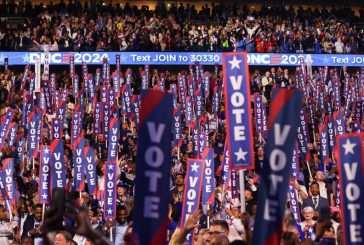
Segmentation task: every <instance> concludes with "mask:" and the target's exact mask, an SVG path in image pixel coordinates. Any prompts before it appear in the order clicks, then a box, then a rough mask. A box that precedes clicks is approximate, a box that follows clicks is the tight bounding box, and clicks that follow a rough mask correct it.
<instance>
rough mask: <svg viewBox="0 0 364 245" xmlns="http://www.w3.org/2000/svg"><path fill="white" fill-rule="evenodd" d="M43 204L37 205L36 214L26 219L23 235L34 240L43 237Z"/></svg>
mask: <svg viewBox="0 0 364 245" xmlns="http://www.w3.org/2000/svg"><path fill="white" fill-rule="evenodd" d="M41 222H42V204H39V203H38V204H37V205H35V208H34V214H32V215H28V217H27V218H26V220H25V221H24V226H23V235H22V236H23V237H31V238H33V239H34V240H36V239H37V238H41V236H42V231H41Z"/></svg>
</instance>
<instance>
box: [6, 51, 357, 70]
mask: <svg viewBox="0 0 364 245" xmlns="http://www.w3.org/2000/svg"><path fill="white" fill-rule="evenodd" d="M116 55H118V57H120V64H121V65H145V64H150V65H190V64H194V63H195V62H199V63H200V64H201V65H215V64H219V65H221V64H222V53H221V52H219V53H213V52H210V53H206V52H50V55H49V59H50V60H49V64H50V65H69V63H70V57H74V64H75V65H82V62H86V63H87V64H88V65H101V64H102V61H103V59H104V58H107V59H108V63H109V64H111V65H115V64H116ZM44 57H45V53H43V52H0V65H4V59H5V58H7V59H8V65H27V64H35V61H36V59H37V58H41V62H42V63H43V64H44V62H45V59H44ZM301 57H303V58H304V61H305V63H307V64H310V65H311V66H358V67H360V66H363V65H364V56H363V55H355V54H282V53H248V65H255V66H297V65H299V60H300V58H301Z"/></svg>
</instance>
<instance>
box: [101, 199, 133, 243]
mask: <svg viewBox="0 0 364 245" xmlns="http://www.w3.org/2000/svg"><path fill="white" fill-rule="evenodd" d="M127 218H128V211H127V210H126V207H125V206H118V207H117V208H116V220H115V221H114V222H112V221H110V222H109V223H107V224H106V226H105V227H104V229H105V231H106V235H107V236H108V237H110V229H112V233H111V234H112V236H113V237H112V241H113V242H114V244H115V245H121V244H122V242H123V240H124V236H125V233H126V231H127V229H128V227H129V223H128V222H127Z"/></svg>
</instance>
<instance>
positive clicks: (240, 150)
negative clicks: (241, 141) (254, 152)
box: [234, 147, 248, 161]
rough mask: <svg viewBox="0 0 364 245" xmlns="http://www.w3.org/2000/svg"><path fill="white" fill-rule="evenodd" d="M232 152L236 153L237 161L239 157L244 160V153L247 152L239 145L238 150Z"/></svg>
mask: <svg viewBox="0 0 364 245" xmlns="http://www.w3.org/2000/svg"><path fill="white" fill-rule="evenodd" d="M234 154H235V155H236V161H239V160H240V159H242V160H244V161H245V160H246V159H245V156H246V154H248V152H246V151H243V150H242V149H241V148H240V147H239V151H238V152H234Z"/></svg>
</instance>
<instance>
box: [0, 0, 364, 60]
mask: <svg viewBox="0 0 364 245" xmlns="http://www.w3.org/2000/svg"><path fill="white" fill-rule="evenodd" d="M1 9H2V10H3V11H2V14H3V15H5V16H6V15H9V16H19V17H22V20H21V22H20V23H19V24H18V26H17V27H13V28H10V27H7V20H6V18H5V20H4V21H3V23H2V22H0V23H1V27H0V49H1V50H5V51H25V50H27V51H28V50H30V51H39V50H42V45H43V44H48V45H50V47H51V51H204V52H221V51H233V50H237V51H242V50H246V51H248V52H272V53H274V52H280V53H337V54H342V53H363V52H364V26H363V25H362V24H360V23H363V21H364V9H363V8H361V9H360V11H359V15H355V13H354V11H353V10H352V9H351V8H350V6H344V7H339V8H335V7H333V8H332V9H329V8H326V7H325V6H323V7H316V8H315V9H311V8H306V9H304V8H303V7H297V8H296V9H295V8H294V7H293V6H284V5H276V6H272V7H270V6H268V5H263V6H262V7H261V9H259V10H257V9H251V8H249V6H246V5H244V6H240V5H238V4H234V5H221V6H220V5H217V4H212V5H211V6H210V5H208V4H206V5H204V6H203V7H202V8H201V9H200V10H197V9H196V8H195V6H194V5H190V4H183V3H180V4H179V5H178V6H176V5H175V4H174V3H172V5H171V6H169V7H167V6H164V5H163V6H157V7H156V9H155V10H151V9H149V7H148V6H143V7H141V8H139V9H138V7H136V6H130V5H129V4H128V3H127V4H125V6H122V5H121V4H119V3H116V4H115V5H111V4H109V5H106V4H103V3H99V4H98V5H97V6H96V8H95V10H96V11H91V8H90V6H89V5H88V2H87V1H85V4H84V5H82V4H81V3H80V2H79V1H75V2H72V1H70V2H69V3H67V4H66V3H64V2H63V1H61V2H60V3H57V4H53V3H50V4H48V5H43V3H40V4H39V5H36V4H35V5H32V2H31V1H28V2H27V4H26V5H25V6H23V5H22V4H21V2H19V4H18V5H16V4H14V3H13V2H11V1H10V2H9V3H7V2H5V1H3V4H2V5H1ZM9 22H10V20H9Z"/></svg>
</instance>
